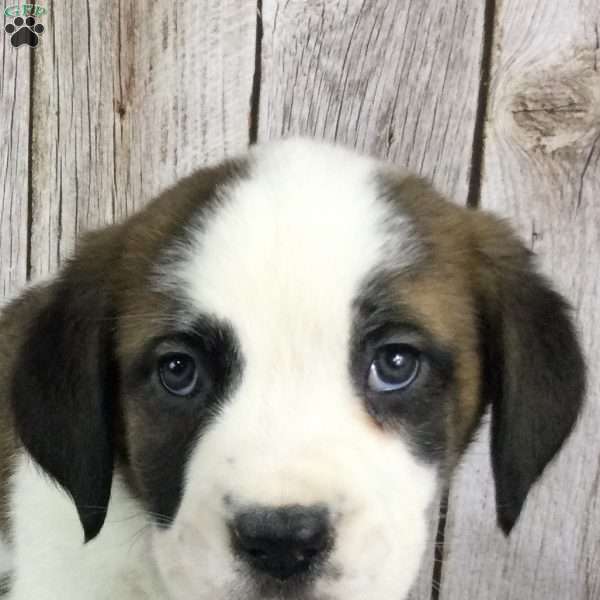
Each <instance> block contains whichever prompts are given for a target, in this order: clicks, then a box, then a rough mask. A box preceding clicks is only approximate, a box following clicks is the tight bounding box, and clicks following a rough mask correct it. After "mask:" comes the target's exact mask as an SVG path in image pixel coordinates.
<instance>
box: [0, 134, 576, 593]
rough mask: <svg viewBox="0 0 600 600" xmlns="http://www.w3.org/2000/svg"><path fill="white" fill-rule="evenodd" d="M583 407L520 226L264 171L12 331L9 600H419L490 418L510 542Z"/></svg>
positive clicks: (106, 259)
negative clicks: (462, 476) (440, 496)
mask: <svg viewBox="0 0 600 600" xmlns="http://www.w3.org/2000/svg"><path fill="white" fill-rule="evenodd" d="M583 389H584V368H583V361H582V357H581V352H580V349H579V346H578V342H577V340H576V336H575V334H574V330H573V325H572V323H571V320H570V317H569V314H568V309H567V306H566V304H565V302H564V301H563V299H562V298H561V297H560V296H559V295H558V294H557V293H556V292H555V291H554V290H553V289H552V288H551V286H550V285H549V283H548V282H547V281H546V280H545V279H544V278H543V277H542V276H540V275H539V274H538V273H537V272H536V271H535V269H534V266H533V264H532V258H531V255H530V253H529V252H528V250H527V249H526V248H525V247H524V246H523V244H522V243H521V242H520V241H518V239H517V238H516V237H515V235H514V234H513V233H512V232H511V230H510V229H509V228H508V227H507V226H506V225H505V224H504V223H502V222H501V221H499V220H497V219H496V218H494V217H492V216H490V215H488V214H484V213H481V212H474V211H470V210H465V209H463V208H460V207H458V206H455V205H453V204H450V203H449V202H447V201H446V200H444V199H442V198H441V197H440V196H439V195H438V194H436V192H434V191H433V190H432V189H431V188H430V187H429V186H428V185H427V184H426V183H425V182H424V181H422V180H421V179H419V178H417V177H414V176H412V175H410V174H408V173H403V172H399V171H397V170H394V169H393V168H392V167H390V166H389V165H385V164H381V163H379V162H377V161H375V160H372V159H369V158H365V157H361V156H358V155H356V154H354V153H352V152H350V151H348V150H344V149H341V148H339V147H332V146H328V145H325V144H321V143H315V142H310V141H306V140H288V141H284V142H279V143H272V144H269V145H266V146H264V147H257V148H254V149H253V150H252V151H251V152H250V153H249V154H248V156H246V157H244V158H239V159H237V160H232V161H229V162H225V163H224V164H222V165H220V166H217V167H215V168H209V169H204V170H201V171H199V172H197V173H196V174H194V175H192V176H191V177H189V178H187V179H185V180H183V181H182V182H181V183H179V184H177V185H176V186H175V187H173V188H171V189H170V190H168V191H166V192H165V193H163V194H162V195H161V196H160V197H159V198H158V199H156V200H155V201H154V202H152V203H150V204H149V205H148V206H147V207H146V208H145V209H144V210H143V211H142V212H141V213H139V214H137V215H135V216H134V217H132V218H131V219H129V220H128V221H126V222H124V223H122V224H118V225H114V226H112V227H109V228H107V229H104V230H101V231H98V232H95V233H91V234H88V235H87V236H86V237H85V238H84V240H83V241H82V242H81V244H80V246H79V248H78V250H77V252H76V253H75V256H74V258H72V259H71V260H70V261H68V262H67V264H65V265H64V267H63V268H62V270H61V272H60V273H59V274H58V275H57V276H56V277H55V278H54V280H52V281H50V282H47V283H44V284H40V285H37V286H33V287H30V288H29V289H27V290H26V291H25V292H24V293H23V294H22V295H21V297H19V298H17V299H16V300H14V301H13V302H12V303H10V304H8V305H7V306H6V307H5V309H4V311H3V313H2V317H1V320H0V411H2V412H1V419H0V427H1V429H0V463H1V467H2V468H1V498H2V503H1V505H2V507H3V510H2V519H1V522H2V525H3V528H4V532H5V537H6V539H7V540H9V541H10V544H11V545H12V548H13V556H14V571H13V573H12V578H11V584H10V587H11V591H10V592H9V598H10V599H11V600H32V599H35V600H59V599H60V600H82V599H83V598H85V599H86V600H108V599H110V600H114V599H115V598H118V599H119V600H141V599H152V600H155V599H165V600H167V599H168V600H259V599H273V600H275V599H281V600H365V599H377V600H400V599H402V598H405V597H406V595H407V593H408V591H409V589H410V586H411V584H412V583H413V580H414V579H415V577H416V574H417V571H418V567H419V563H420V560H421V558H422V555H423V553H424V549H425V545H426V533H427V529H428V524H427V512H428V508H429V507H430V505H431V503H432V500H433V499H434V497H436V494H437V492H438V491H439V490H441V489H443V488H444V487H445V486H446V485H447V483H448V478H449V476H450V474H451V472H452V470H453V468H454V467H455V465H456V463H457V461H458V460H459V458H460V456H461V454H462V453H463V452H464V450H465V448H466V446H467V445H468V443H469V441H470V440H471V438H472V436H473V434H474V432H475V430H476V428H477V426H478V423H479V421H480V418H481V415H482V413H483V411H484V410H485V408H486V407H487V406H488V405H490V406H491V419H492V441H491V454H492V465H493V471H494V478H495V486H496V497H497V511H498V522H499V525H500V527H501V528H502V530H503V531H504V532H506V533H508V532H509V531H510V530H511V528H512V527H513V525H514V524H515V522H516V520H517V517H518V516H519V513H520V511H521V508H522V506H523V503H524V501H525V498H526V496H527V493H528V491H529V489H530V488H531V486H532V484H533V483H534V482H535V481H536V480H537V478H538V477H539V475H540V474H541V473H542V471H543V469H544V467H545V466H546V464H547V463H548V462H549V461H550V460H551V459H552V458H553V456H554V455H555V454H556V452H557V451H558V450H559V448H560V447H561V445H562V444H563V442H564V441H565V439H566V438H567V436H568V435H569V433H570V431H571V429H572V427H573V425H574V423H575V422H576V419H577V415H578V413H579V411H580V407H581V403H582V395H583Z"/></svg>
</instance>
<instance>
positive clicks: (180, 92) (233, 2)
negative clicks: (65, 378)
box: [0, 0, 600, 600]
mask: <svg viewBox="0 0 600 600" xmlns="http://www.w3.org/2000/svg"><path fill="white" fill-rule="evenodd" d="M40 4H43V5H44V6H45V7H46V8H47V9H48V14H47V15H46V16H44V17H42V22H43V23H44V25H45V26H46V32H45V33H44V35H43V38H42V41H41V43H40V45H39V47H38V48H36V49H30V48H28V47H21V48H19V49H15V48H13V47H12V46H11V45H10V43H9V40H8V36H4V39H3V40H2V42H3V43H2V47H1V48H0V53H1V61H0V135H1V140H2V143H1V144H0V286H1V287H0V294H1V296H0V297H2V296H4V297H6V296H8V295H12V294H14V293H15V292H17V291H18V290H19V289H20V287H21V286H22V285H23V284H24V283H25V281H26V280H27V279H35V278H37V277H39V276H43V275H45V274H47V273H51V272H54V271H55V270H56V268H57V267H58V265H59V263H60V261H61V260H62V259H63V258H64V257H65V256H67V255H68V254H69V253H70V252H71V251H72V249H73V247H74V245H75V242H76V238H77V236H78V235H79V233H81V232H82V231H84V230H86V229H89V228H95V227H98V226H101V225H103V224H106V223H110V222H112V221H114V220H119V219H122V218H124V217H125V216H127V215H128V214H131V212H133V211H135V210H136V209H137V208H139V207H140V206H142V205H143V204H144V203H146V202H147V201H148V200H149V199H150V198H151V197H152V196H153V195H154V194H156V193H157V191H158V190H160V189H162V188H163V187H164V186H166V185H169V184H170V183H172V182H174V181H175V180H177V179H178V178H179V177H181V176H183V175H185V174H187V173H189V172H190V171H191V170H193V169H195V168H197V167H199V166H202V165H204V164H207V163H210V162H214V161H216V160H219V159H221V158H222V157H224V156H231V155H233V154H235V153H238V152H241V151H243V150H244V149H245V148H246V147H247V145H248V143H249V142H253V141H262V140H266V139H272V138H277V137H281V136H283V135H288V134H290V133H300V134H305V135H313V136H318V137H323V138H326V139H335V140H339V141H343V142H345V143H347V144H349V145H351V146H354V147H356V148H358V149H360V150H364V151H368V152H370V153H373V154H376V155H378V156H381V157H384V158H387V159H389V160H391V161H393V162H394V163H397V164H399V165H402V166H407V167H409V168H411V169H413V170H415V171H417V172H419V173H421V174H423V175H426V176H427V177H429V178H430V179H432V180H433V182H434V183H435V185H436V186H437V187H438V188H439V189H440V190H441V191H443V192H444V193H446V194H448V195H449V196H450V197H451V198H452V199H453V200H454V201H455V202H457V203H461V204H465V203H469V204H470V205H471V206H473V207H474V208H475V207H479V208H483V209H487V210H492V211H494V212H496V213H498V214H501V215H504V216H506V217H508V218H510V219H511V220H512V222H513V223H514V224H515V226H516V227H517V228H518V229H519V231H520V232H521V234H522V235H523V237H524V238H525V239H526V240H527V241H528V242H529V243H530V245H531V248H532V249H533V250H534V251H535V252H536V253H537V254H538V256H539V260H540V265H541V267H542V269H543V270H544V271H545V272H546V273H547V274H549V275H550V276H551V277H552V278H553V279H554V280H555V281H556V282H557V284H558V285H559V287H560V288H561V289H562V290H563V291H564V292H565V293H566V295H567V296H568V297H569V298H570V299H571V300H572V302H573V304H574V306H575V309H576V314H577V319H578V323H579V327H580V330H581V333H582V339H583V341H584V345H585V349H586V354H587V357H588V362H589V364H590V366H591V367H592V368H590V384H589V391H588V404H587V407H586V414H585V417H584V419H582V421H581V423H580V425H579V427H578V429H577V431H576V433H575V435H574V436H573V438H572V439H571V441H570V443H569V446H568V448H567V449H566V451H565V452H564V453H563V454H562V456H561V457H560V459H559V460H558V461H557V462H556V463H555V464H554V465H552V467H551V468H550V469H549V470H548V471H547V473H546V475H545V477H544V480H543V483H542V484H541V485H539V486H538V487H537V489H536V490H535V492H534V493H533V495H532V496H531V497H530V499H529V500H528V502H527V505H526V508H525V512H524V514H523V515H522V518H521V520H520V522H519V524H518V526H517V528H516V529H515V531H514V532H513V534H512V535H511V537H510V539H509V540H505V539H504V538H503V537H502V536H501V535H500V534H499V533H498V531H497V530H496V528H495V518H494V507H493V487H492V482H491V478H490V466H489V459H488V453H487V433H486V430H485V428H484V430H483V432H482V434H481V436H480V440H479V441H478V442H477V443H476V444H475V445H474V446H473V447H472V449H471V450H470V452H469V454H468V456H467V457H466V459H465V461H464V464H463V466H462V467H461V469H460V470H459V472H458V473H457V476H456V478H455V481H454V484H453V486H452V489H451V493H450V498H449V510H448V516H447V519H446V520H445V521H444V520H443V521H442V523H441V524H440V523H438V520H437V510H436V508H437V507H434V510H433V512H434V514H432V528H431V544H430V550H429V552H428V556H427V560H426V561H425V562H424V565H423V569H422V573H421V576H420V578H419V581H418V582H417V584H416V586H415V589H414V591H413V594H412V596H411V600H451V599H452V600H475V599H477V600H481V599H483V600H488V599H490V600H491V599H494V600H495V599H501V600H522V599H523V598H528V600H542V599H543V600H598V598H600V490H599V485H600V460H599V459H600V435H599V434H598V430H599V429H600V404H599V402H600V377H598V375H597V374H596V373H595V369H594V368H593V367H594V365H596V364H600V342H599V340H600V335H599V334H600V317H599V312H598V311H599V305H600V302H599V298H600V274H599V273H600V205H599V202H600V66H599V65H600V33H599V31H600V4H599V3H598V2H597V1H596V0H573V1H572V2H569V3H566V2H556V0H531V1H530V2H529V1H528V2H522V1H521V0H503V2H502V3H498V6H496V4H495V2H494V1H493V0H487V2H468V3H466V2H462V1H460V0H449V1H448V2H444V3H441V2H440V3H432V2H422V1H421V0H371V1H369V2H364V1H363V0H313V1H310V2H306V1H305V0H252V1H244V2H239V1H237V0H202V1H199V2H184V1H183V0H178V1H176V2H167V1H166V0H152V1H151V2H147V3H143V5H142V4H141V3H136V2H134V1H133V0H95V1H94V2H89V0H73V1H72V2H70V3H65V2H45V3H42V2H40ZM5 22H8V19H5ZM436 539H437V543H436ZM442 541H443V544H442V543H441V542H442ZM398 568H399V569H401V568H402V565H399V566H398Z"/></svg>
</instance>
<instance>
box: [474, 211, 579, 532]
mask: <svg viewBox="0 0 600 600" xmlns="http://www.w3.org/2000/svg"><path fill="white" fill-rule="evenodd" d="M476 218H478V219H480V221H479V228H478V229H479V231H478V239H479V269H478V285H479V290H480V301H481V306H482V311H481V312H482V335H481V338H482V340H481V341H482V346H483V347H482V350H483V356H484V361H483V363H484V367H483V389H482V393H483V394H484V399H485V400H486V401H489V402H491V404H492V411H491V412H492V424H491V425H492V428H491V433H492V439H491V444H492V447H491V450H492V466H493V471H494V479H495V485H496V508H497V514H498V523H499V525H500V527H501V528H502V530H503V531H504V533H505V534H508V533H509V532H510V531H511V529H512V527H513V526H514V524H515V522H516V520H517V518H518V516H519V514H520V512H521V509H522V507H523V503H524V502H525V498H526V497H527V494H528V492H529V489H530V488H531V486H532V485H533V484H534V483H535V481H536V480H537V478H538V477H539V476H540V475H541V473H542V471H543V470H544V468H545V466H546V465H547V464H548V462H550V460H552V458H553V457H554V455H555V454H556V453H557V452H558V450H559V449H560V447H561V446H562V444H563V442H564V441H565V440H566V438H567V437H568V435H569V434H570V432H571V430H572V428H573V426H574V424H575V422H576V420H577V416H578V414H579V412H580V409H581V405H582V401H583V396H584V391H585V390H584V388H585V367H584V361H583V358H582V354H581V349H580V347H579V343H578V341H577V337H576V335H575V331H574V327H573V323H572V321H571V316H570V314H569V313H570V310H569V307H568V305H567V304H566V302H565V301H564V299H563V298H562V297H561V296H560V295H559V294H558V293H557V292H556V291H554V290H553V289H552V287H551V286H550V284H549V283H548V281H546V280H545V279H544V278H543V277H542V276H541V275H539V274H538V273H536V272H535V270H534V267H533V265H532V257H531V253H530V252H529V251H528V250H527V249H526V248H525V247H524V246H523V245H522V244H521V243H520V242H519V241H518V240H517V239H516V238H515V237H514V235H513V234H512V233H511V231H510V230H509V229H508V228H507V227H506V226H504V225H503V224H502V223H500V222H498V221H496V220H494V219H493V218H491V217H488V216H486V215H480V216H478V217H476ZM476 236H477V234H476Z"/></svg>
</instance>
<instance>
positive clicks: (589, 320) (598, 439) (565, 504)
mask: <svg viewBox="0 0 600 600" xmlns="http://www.w3.org/2000/svg"><path fill="white" fill-rule="evenodd" d="M496 23H497V25H496V31H495V36H496V37H495V50H494V60H493V69H492V75H493V78H492V86H491V98H490V105H489V106H490V108H489V118H488V121H487V126H486V130H485V133H486V146H485V148H486V149H485V165H484V166H485V168H484V173H485V177H484V179H483V182H482V183H483V185H482V206H483V208H486V209H491V210H493V211H495V212H497V213H500V214H502V215H505V216H507V217H510V218H511V219H512V220H513V222H514V223H515V225H517V226H518V228H519V229H520V232H521V234H522V235H523V237H524V238H525V239H526V240H528V242H529V244H530V245H531V248H532V249H533V250H534V251H535V252H536V253H537V254H538V255H539V257H540V264H541V267H542V269H543V271H544V272H545V273H547V274H548V275H549V276H550V277H551V278H552V279H553V280H554V281H555V282H556V283H557V285H558V287H559V288H560V289H561V290H562V291H563V292H564V293H565V295H566V296H567V297H568V298H569V299H570V300H571V301H572V303H573V304H574V307H575V310H576V315H577V320H578V323H579V326H580V329H581V334H582V340H583V343H584V346H585V350H586V353H587V357H588V364H589V366H590V368H589V391H588V404H587V407H586V410H585V413H584V415H583V418H582V420H581V422H580V424H579V427H578V428H577V430H576V433H575V435H574V437H573V438H572V439H571V440H570V442H569V444H568V446H567V448H566V449H565V452H564V453H563V454H562V455H561V456H560V458H559V459H558V460H557V461H556V462H555V463H554V464H553V465H552V466H551V467H550V468H549V469H548V470H547V471H546V473H545V475H544V477H543V479H542V482H541V484H540V485H538V486H537V487H536V489H535V490H534V493H533V494H532V496H531V497H530V499H529V500H528V502H527V504H526V508H525V511H524V513H523V514H522V516H521V519H520V522H519V524H518V525H517V528H516V529H515V531H514V532H513V534H512V536H511V538H510V539H509V540H508V541H506V540H504V539H503V537H502V535H501V534H500V533H499V532H498V531H497V529H496V528H495V515H494V505H493V488H492V482H491V479H490V469H489V464H488V463H489V460H488V457H487V443H486V442H487V436H484V439H482V442H481V443H480V444H478V445H477V446H476V447H475V448H474V449H473V451H472V452H471V454H470V456H469V460H468V461H467V464H466V465H465V468H464V469H463V471H462V473H461V477H460V479H459V481H458V482H457V485H456V486H455V488H454V490H453V494H452V503H451V507H453V508H451V513H450V518H449V524H448V529H447V539H448V540H449V543H448V544H447V545H446V553H447V557H446V560H445V562H444V577H443V585H442V596H441V597H442V598H443V600H467V599H475V598H477V599H481V598H486V599H487V598H490V599H491V598H494V599H495V598H498V599H500V598H501V599H502V600H522V599H523V598H527V599H528V600H542V599H543V600H567V599H568V600H597V599H598V598H600V488H599V481H600V461H599V458H598V457H599V456H600V436H599V435H598V430H599V429H600V377H599V376H598V369H597V365H598V364H600V343H599V339H600V312H599V311H598V307H599V306H600V212H599V211H598V201H599V199H600V49H599V48H600V41H599V40H600V35H599V31H600V4H598V3H597V2H591V1H585V0H581V1H574V2H569V3H565V2H554V1H553V0H538V1H535V2H522V1H520V0H506V1H505V2H502V3H500V9H499V13H498V15H497V19H496Z"/></svg>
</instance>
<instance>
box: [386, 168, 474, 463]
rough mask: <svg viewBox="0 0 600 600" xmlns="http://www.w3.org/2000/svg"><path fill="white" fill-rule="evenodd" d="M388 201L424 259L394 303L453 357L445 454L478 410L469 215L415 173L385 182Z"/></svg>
mask: <svg viewBox="0 0 600 600" xmlns="http://www.w3.org/2000/svg"><path fill="white" fill-rule="evenodd" d="M386 186H387V189H388V191H389V192H390V193H389V200H390V202H392V203H396V204H397V205H398V207H399V209H400V210H401V211H402V212H403V213H405V214H408V215H409V217H411V219H412V222H413V225H414V227H415V228H416V231H417V235H418V236H419V241H420V243H421V244H423V246H424V249H425V251H424V257H423V260H422V261H421V262H420V263H419V264H418V265H417V266H416V268H414V269H411V270H410V271H408V272H406V273H404V274H402V275H400V276H399V277H397V278H396V279H395V281H394V286H393V287H394V289H395V293H396V294H397V298H398V301H399V303H400V304H401V305H402V306H405V307H408V309H409V312H410V313H411V314H413V315H414V316H415V318H416V319H417V320H418V321H420V323H421V324H422V325H423V326H424V327H425V328H426V329H427V330H428V331H429V332H430V333H431V334H432V335H433V336H434V337H435V338H436V339H437V340H439V341H440V342H441V343H442V344H443V345H444V346H445V347H447V348H449V349H451V351H452V354H453V358H454V367H455V371H454V378H455V386H456V396H455V397H456V402H455V403H453V404H452V405H451V407H450V412H449V414H448V415H447V419H448V428H447V433H448V451H449V458H450V459H451V460H452V459H453V458H454V459H455V458H457V457H458V455H459V454H460V453H461V452H462V450H464V448H465V446H466V445H467V443H468V442H469V440H470V437H471V435H472V433H473V430H474V428H475V427H476V425H477V423H478V421H479V417H480V415H481V412H482V410H483V407H482V403H481V394H480V378H481V364H480V360H481V357H480V342H479V315H478V306H477V299H476V294H475V289H476V287H475V284H474V281H473V279H474V277H475V276H476V273H477V269H476V267H475V261H476V253H475V252H473V245H472V238H473V235H472V227H473V219H472V216H473V213H472V212H470V211H468V210H467V209H462V208H460V207H458V206H455V205H453V204H451V203H449V202H448V201H446V200H444V199H443V198H441V197H440V196H438V195H437V194H436V192H435V191H433V190H432V189H431V188H430V187H429V186H428V185H427V184H426V183H425V182H423V181H422V180H420V179H419V178H416V177H407V178H404V179H399V180H395V181H389V180H388V181H387V182H386Z"/></svg>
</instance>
